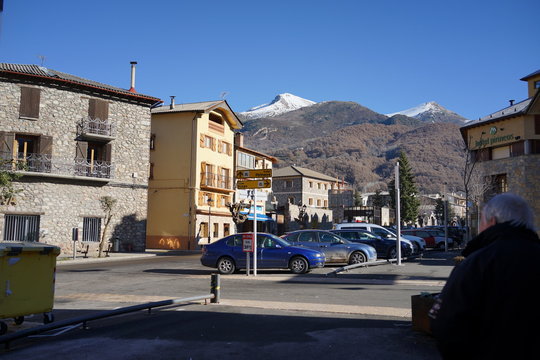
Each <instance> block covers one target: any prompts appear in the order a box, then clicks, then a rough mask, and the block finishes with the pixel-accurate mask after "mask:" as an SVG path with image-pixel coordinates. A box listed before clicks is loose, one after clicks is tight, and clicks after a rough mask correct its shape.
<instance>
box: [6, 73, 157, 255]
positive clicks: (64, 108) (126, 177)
mask: <svg viewBox="0 0 540 360" xmlns="http://www.w3.org/2000/svg"><path fill="white" fill-rule="evenodd" d="M20 86H33V87H39V88H40V89H41V95H40V96H41V98H40V115H39V119H38V120H29V119H21V118H19V102H20ZM92 98H94V99H100V100H105V101H107V102H108V103H109V120H110V122H111V123H113V124H114V125H115V126H116V135H115V138H114V139H113V140H111V141H110V143H111V144H112V156H111V163H112V164H113V166H114V170H113V173H112V174H113V175H112V176H111V179H110V180H109V181H95V179H92V178H87V179H80V178H78V179H69V178H66V177H60V176H55V175H56V174H54V172H52V173H50V174H47V177H42V176H35V175H37V174H32V176H24V177H23V178H22V179H21V180H20V181H19V182H17V184H16V187H18V188H20V189H22V190H23V191H22V192H21V193H20V194H18V195H17V199H16V204H15V205H13V204H11V205H2V206H0V236H1V238H0V239H2V240H3V232H4V224H5V221H4V214H32V215H40V240H39V241H42V242H46V243H50V244H54V245H58V246H60V247H61V248H62V252H64V253H65V252H68V253H69V254H70V253H71V251H72V241H71V236H72V228H79V229H80V230H81V234H82V222H83V217H104V215H105V214H104V212H103V210H102V209H101V207H100V202H99V199H100V198H101V197H102V196H110V197H112V198H114V199H116V200H117V203H116V205H115V207H114V210H113V219H112V222H111V224H110V226H109V229H108V236H107V237H108V238H113V237H117V238H119V239H121V241H122V243H123V244H124V246H123V247H122V248H123V249H125V250H135V251H136V250H143V249H144V246H145V229H146V224H145V223H146V206H147V186H148V170H149V139H150V110H149V106H148V105H143V104H137V103H134V102H128V101H126V100H122V99H119V98H111V97H109V96H107V95H104V94H100V93H99V92H92V93H86V92H83V91H82V90H76V89H67V88H61V87H56V86H49V85H47V84H43V83H41V84H21V83H17V82H11V80H6V79H0V104H1V105H2V111H0V124H1V128H0V131H4V132H13V133H17V134H31V135H38V136H39V135H45V136H51V137H52V157H53V159H55V158H65V159H74V157H75V153H76V141H77V140H78V138H77V136H78V135H77V124H78V122H79V121H80V120H81V119H82V118H86V117H87V116H88V107H89V100H90V99H92ZM103 225H104V221H103V220H102V226H103ZM93 245H95V244H93Z"/></svg>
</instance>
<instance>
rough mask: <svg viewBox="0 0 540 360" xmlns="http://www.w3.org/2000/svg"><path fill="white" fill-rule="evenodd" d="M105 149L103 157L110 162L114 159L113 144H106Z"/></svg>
mask: <svg viewBox="0 0 540 360" xmlns="http://www.w3.org/2000/svg"><path fill="white" fill-rule="evenodd" d="M103 151H104V154H103V158H102V159H103V160H104V161H106V162H108V163H109V164H110V163H111V159H112V144H111V143H108V144H105V146H104V147H103Z"/></svg>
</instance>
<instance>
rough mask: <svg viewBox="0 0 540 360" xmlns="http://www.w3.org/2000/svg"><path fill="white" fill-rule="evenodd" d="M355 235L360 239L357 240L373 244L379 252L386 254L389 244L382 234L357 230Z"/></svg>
mask: <svg viewBox="0 0 540 360" xmlns="http://www.w3.org/2000/svg"><path fill="white" fill-rule="evenodd" d="M355 237H356V238H357V239H358V240H357V241H359V242H361V243H363V244H367V245H371V246H373V247H374V248H375V250H377V254H386V251H387V250H388V249H387V245H386V244H385V242H384V241H383V240H382V239H381V237H380V236H377V235H373V234H371V233H369V232H363V231H355Z"/></svg>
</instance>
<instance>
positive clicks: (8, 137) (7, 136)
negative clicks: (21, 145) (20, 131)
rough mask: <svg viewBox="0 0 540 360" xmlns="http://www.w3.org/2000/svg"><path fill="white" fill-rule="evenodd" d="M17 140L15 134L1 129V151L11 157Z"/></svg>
mask: <svg viewBox="0 0 540 360" xmlns="http://www.w3.org/2000/svg"><path fill="white" fill-rule="evenodd" d="M14 141H15V134H14V133H9V132H5V131H0V152H2V153H3V154H5V155H7V156H9V157H11V155H12V154H13V142H14Z"/></svg>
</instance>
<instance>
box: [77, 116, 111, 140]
mask: <svg viewBox="0 0 540 360" xmlns="http://www.w3.org/2000/svg"><path fill="white" fill-rule="evenodd" d="M77 134H78V135H79V136H82V137H84V138H88V139H96V140H106V141H108V140H113V139H114V138H115V137H116V126H114V124H112V123H111V122H110V121H109V120H101V119H92V118H90V117H87V118H83V119H81V121H80V122H79V123H78V124H77Z"/></svg>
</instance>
